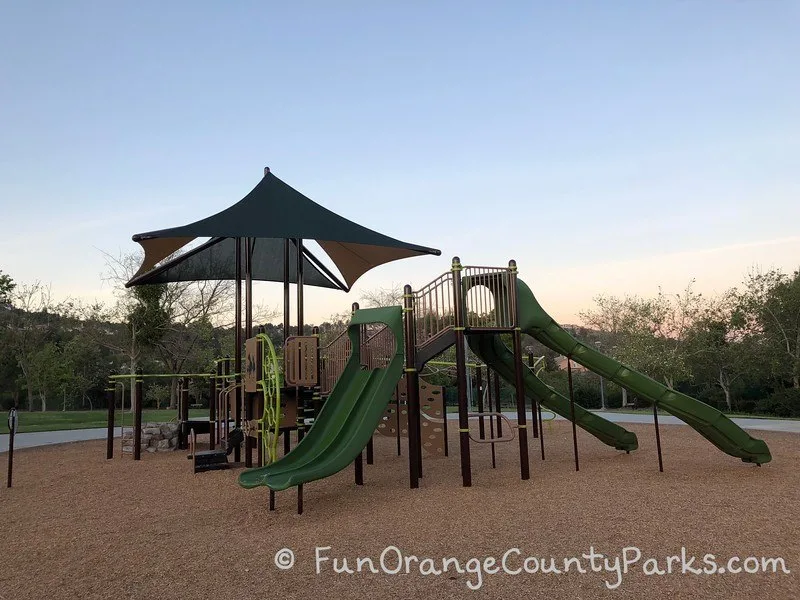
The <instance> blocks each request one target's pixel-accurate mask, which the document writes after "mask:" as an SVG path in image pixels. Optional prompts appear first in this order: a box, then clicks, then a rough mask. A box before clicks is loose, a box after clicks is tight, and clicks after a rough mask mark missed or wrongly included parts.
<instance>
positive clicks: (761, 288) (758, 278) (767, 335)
mask: <svg viewBox="0 0 800 600" xmlns="http://www.w3.org/2000/svg"><path fill="white" fill-rule="evenodd" d="M739 306H740V310H741V313H742V318H743V319H745V320H746V323H747V326H748V327H750V329H751V330H752V331H754V332H757V333H759V334H760V335H761V336H763V338H764V342H765V344H766V346H767V347H768V348H769V351H770V356H771V364H772V370H773V373H774V374H775V376H776V377H778V378H781V379H786V380H787V381H789V382H790V383H791V386H792V387H793V388H795V389H800V270H797V271H795V272H794V273H793V274H792V275H791V276H789V275H787V274H785V273H783V272H781V271H780V270H778V269H771V270H769V271H767V272H760V271H753V272H751V273H749V274H748V276H747V279H746V280H745V282H744V291H743V292H741V293H740V295H739Z"/></svg>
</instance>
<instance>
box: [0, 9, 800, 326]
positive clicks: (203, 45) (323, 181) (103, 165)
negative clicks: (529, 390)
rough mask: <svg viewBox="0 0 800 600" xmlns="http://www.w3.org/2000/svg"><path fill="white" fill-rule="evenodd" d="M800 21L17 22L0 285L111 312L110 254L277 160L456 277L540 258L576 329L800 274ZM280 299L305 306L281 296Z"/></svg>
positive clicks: (11, 16) (663, 15) (186, 12)
mask: <svg viewBox="0 0 800 600" xmlns="http://www.w3.org/2000/svg"><path fill="white" fill-rule="evenodd" d="M798 32H800V2H797V1H780V0H769V1H757V0H750V1H748V0H726V1H713V0H658V1H649V2H648V1H642V0H630V1H621V0H614V1H608V2H599V1H594V0H593V1H585V2H580V1H570V2H555V1H547V2H544V1H542V2H502V3H494V4H492V3H487V2H480V3H478V2H474V3H473V2H464V1H460V2H421V1H420V2H393V3H389V2H365V1H362V2H351V1H342V2H327V1H319V2H281V3H279V2H264V1H237V2H222V1H215V2H211V1H201V0H194V1H192V2H179V1H173V2H161V1H159V2H155V1H149V0H142V1H139V2H106V1H105V0H103V1H100V0H98V1H94V2H85V1H81V0H72V1H70V2H61V1H52V2H39V1H36V0H32V1H26V2H2V3H0V91H1V92H2V93H0V139H1V140H2V141H0V222H1V223H2V228H0V231H2V236H1V237H0V269H2V270H3V271H5V272H6V273H8V274H10V275H11V276H12V277H13V278H14V279H15V280H17V281H28V282H30V281H34V280H41V281H44V282H50V283H51V284H52V288H53V292H54V294H55V295H57V296H65V295H72V296H76V297H81V298H86V299H92V298H95V297H97V298H108V296H109V289H108V288H107V287H104V286H103V284H102V282H101V278H100V274H101V272H102V271H103V269H104V257H103V255H102V252H101V250H102V251H106V252H110V253H112V254H116V253H118V252H120V251H122V252H128V251H131V250H133V249H135V248H136V245H135V244H133V242H131V241H130V237H131V235H132V234H133V233H137V232H141V231H149V230H153V229H159V228H163V227H169V226H174V225H181V224H184V223H188V222H191V221H194V220H196V219H199V218H202V217H205V216H207V215H209V214H212V213H214V212H217V211H218V210H221V209H222V208H225V207H227V206H229V205H230V204H233V203H234V202H235V201H237V200H239V199H240V198H241V197H242V196H244V195H245V194H246V193H247V192H248V191H250V189H251V188H252V187H253V186H254V185H255V184H256V183H257V182H258V180H259V178H260V177H261V173H262V169H263V167H264V166H267V165H268V166H270V167H271V168H272V171H273V173H275V174H276V175H277V176H278V177H280V178H282V179H283V180H284V181H286V182H287V183H289V184H290V185H292V186H293V187H295V188H297V189H299V190H300V191H302V192H303V193H305V194H306V195H308V196H310V197H311V198H313V199H314V200H316V201H317V202H319V203H320V204H322V205H324V206H326V207H328V208H330V209H332V210H334V211H336V212H338V213H340V214H342V215H343V216H346V217H348V218H351V219H353V220H355V221H357V222H360V223H362V224H364V225H366V226H368V227H372V228H375V229H378V230H379V231H381V232H383V233H386V234H388V235H392V236H394V237H398V238H400V239H404V240H407V241H411V242H415V243H419V244H423V245H429V246H434V247H437V248H440V249H441V250H442V252H443V255H442V257H440V258H430V257H428V258H415V259H410V260H406V261H401V262H398V263H394V264H391V265H387V266H384V267H380V268H378V269H375V270H374V271H373V272H371V273H369V274H367V275H366V276H364V277H363V278H362V279H361V280H360V281H359V283H358V284H357V286H356V288H355V290H354V291H353V292H352V293H351V294H350V295H344V294H342V293H338V294H336V293H333V292H328V291H318V290H314V289H309V291H308V292H307V294H306V298H307V303H308V311H309V312H308V315H307V321H316V320H320V319H322V318H324V317H325V316H327V315H329V314H330V313H332V312H338V311H341V310H343V309H346V308H347V307H348V306H349V304H350V302H352V301H353V300H358V295H359V290H363V289H368V288H375V287H380V286H389V285H391V284H392V283H397V284H402V283H406V282H408V283H411V284H412V285H414V286H415V287H419V286H421V285H423V284H425V283H427V282H428V281H429V280H431V279H433V278H435V277H436V276H437V275H438V274H439V273H441V272H443V271H444V270H445V269H446V268H447V267H448V265H449V262H450V258H451V257H452V256H453V255H456V254H457V255H459V256H460V257H461V258H462V260H463V262H464V263H465V264H485V265H502V264H506V262H507V260H508V259H509V258H515V259H516V260H517V261H518V263H519V265H520V273H521V277H522V278H523V279H524V280H526V281H527V283H529V284H530V285H531V287H532V289H533V290H534V293H536V294H537V296H538V297H539V299H540V301H541V302H542V304H543V305H544V306H545V308H546V309H548V310H549V311H550V312H551V314H553V316H555V317H556V318H557V319H559V320H562V321H567V322H576V320H577V317H576V314H577V312H579V311H580V310H583V309H586V308H589V307H590V306H591V304H592V297H593V296H594V295H596V294H601V293H613V294H619V295H622V294H625V293H632V294H633V293H638V294H644V295H650V294H654V293H656V292H657V288H658V286H659V285H661V286H663V287H664V288H665V290H668V291H679V290H680V289H682V288H683V287H684V286H685V285H686V283H687V282H688V281H689V280H690V279H691V278H696V280H697V288H698V289H699V290H701V291H705V292H714V291H722V290H724V289H725V288H727V287H729V286H732V285H736V284H737V283H738V282H739V281H741V279H742V277H743V275H744V274H745V272H746V271H747V269H748V268H750V267H751V266H753V265H754V264H759V265H762V266H764V267H769V266H778V267H781V268H783V269H784V270H787V271H789V270H792V269H795V268H797V267H798V266H800V230H798V223H800V66H798V57H800V35H799V34H798ZM258 290H259V293H260V294H262V295H263V296H264V298H265V301H266V302H267V303H269V304H272V305H277V304H278V302H279V297H280V285H279V284H259V285H258Z"/></svg>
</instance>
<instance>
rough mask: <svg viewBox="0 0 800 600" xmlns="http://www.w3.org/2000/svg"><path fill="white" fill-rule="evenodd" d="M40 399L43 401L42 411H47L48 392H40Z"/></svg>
mask: <svg viewBox="0 0 800 600" xmlns="http://www.w3.org/2000/svg"><path fill="white" fill-rule="evenodd" d="M39 399H40V400H41V402H42V412H47V394H46V393H45V394H43V393H41V392H40V393H39Z"/></svg>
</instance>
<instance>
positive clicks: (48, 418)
mask: <svg viewBox="0 0 800 600" xmlns="http://www.w3.org/2000/svg"><path fill="white" fill-rule="evenodd" d="M121 415H122V413H121V412H120V411H119V410H118V411H117V414H116V420H115V423H114V424H115V425H117V426H119V424H120V417H121ZM17 416H18V419H19V426H18V428H17V432H18V433H29V432H33V431H61V430H64V429H91V428H93V427H106V426H107V425H108V421H107V417H108V412H107V411H105V410H75V411H66V412H60V411H49V412H26V411H18V412H17ZM176 416H177V411H175V410H172V409H169V410H155V409H145V410H143V411H142V423H149V422H154V423H164V422H167V421H171V420H172V419H175V418H176ZM189 416H190V417H207V416H208V410H207V409H205V408H193V409H190V410H189ZM123 424H124V425H125V426H128V427H130V426H131V425H132V424H133V413H131V412H127V411H126V412H125V416H124V423H123ZM0 433H8V420H7V419H5V418H3V419H1V420H0Z"/></svg>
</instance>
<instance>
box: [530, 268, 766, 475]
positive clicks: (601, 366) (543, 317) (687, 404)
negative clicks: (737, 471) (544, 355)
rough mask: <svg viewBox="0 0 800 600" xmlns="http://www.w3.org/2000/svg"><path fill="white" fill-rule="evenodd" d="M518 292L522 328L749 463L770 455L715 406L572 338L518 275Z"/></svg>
mask: <svg viewBox="0 0 800 600" xmlns="http://www.w3.org/2000/svg"><path fill="white" fill-rule="evenodd" d="M517 297H518V303H519V304H518V306H519V322H520V327H521V329H522V331H524V332H525V333H527V334H528V335H531V336H533V337H534V338H536V339H537V340H539V341H540V342H541V343H543V344H544V345H545V346H547V347H548V348H551V349H553V350H555V351H556V352H560V353H561V354H563V355H564V356H571V357H572V359H573V360H574V361H575V362H577V363H579V364H581V365H583V366H584V367H586V368H587V369H589V370H591V371H593V372H595V373H597V374H599V375H602V376H603V377H605V378H606V379H610V380H611V381H613V382H615V383H617V384H619V385H621V386H623V387H625V388H626V389H628V390H630V391H631V392H633V393H634V394H637V395H639V396H642V397H643V398H646V399H647V400H650V401H651V402H653V403H654V404H656V405H657V406H658V407H659V408H661V409H663V410H665V411H666V412H668V413H670V414H672V415H675V416H676V417H678V418H679V419H681V420H682V421H684V422H685V423H687V424H688V425H690V426H691V427H692V428H693V429H695V430H697V432H699V433H700V435H702V436H703V437H704V438H706V439H707V440H708V441H709V442H711V443H712V444H714V445H715V446H716V447H717V448H719V449H720V450H722V451H723V452H725V453H727V454H730V455H731V456H736V457H738V458H741V459H742V460H743V461H744V462H748V463H756V464H762V463H766V462H769V461H770V460H772V456H771V455H770V452H769V448H768V447H767V444H766V443H765V442H764V441H763V440H760V439H757V438H754V437H752V436H750V434H748V433H747V432H746V431H745V430H743V429H742V428H741V427H739V426H738V425H736V423H734V422H733V421H731V420H730V419H729V418H728V417H726V416H725V415H724V414H723V413H722V412H720V411H719V410H717V409H716V408H714V407H712V406H709V405H708V404H705V403H704V402H700V401H699V400H695V399H694V398H691V397H690V396H687V395H686V394H682V393H681V392H678V391H675V390H673V389H670V388H668V387H667V386H665V385H663V384H661V383H659V382H658V381H656V380H655V379H652V378H650V377H648V376H647V375H643V374H641V373H638V372H636V371H634V370H633V369H632V368H630V367H628V366H626V365H624V364H622V363H620V362H618V361H616V360H614V359H613V358H610V357H608V356H605V355H604V354H601V353H600V352H598V351H597V350H595V349H594V348H590V347H589V346H587V345H586V344H583V343H581V342H579V341H578V340H576V339H575V338H573V337H572V336H571V335H570V334H569V333H567V332H566V331H564V329H562V328H561V326H560V325H559V324H558V323H556V322H555V321H554V320H553V319H552V318H551V317H550V315H548V314H547V313H546V312H545V311H544V309H543V308H542V307H541V306H540V305H539V302H537V300H536V298H535V297H534V295H533V292H531V290H530V288H529V287H528V286H527V285H525V282H523V281H522V280H520V279H517Z"/></svg>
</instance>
